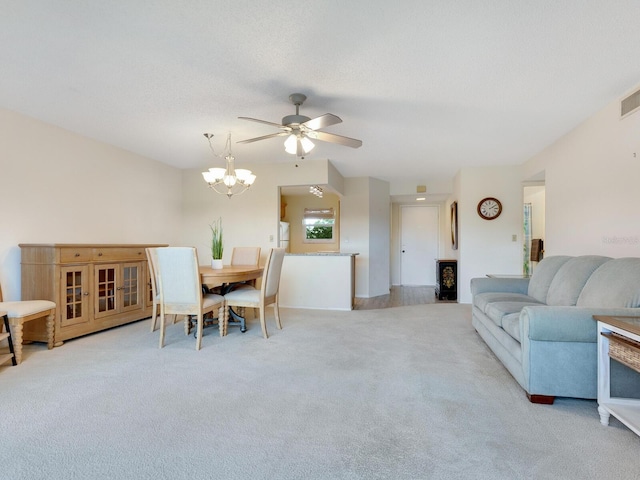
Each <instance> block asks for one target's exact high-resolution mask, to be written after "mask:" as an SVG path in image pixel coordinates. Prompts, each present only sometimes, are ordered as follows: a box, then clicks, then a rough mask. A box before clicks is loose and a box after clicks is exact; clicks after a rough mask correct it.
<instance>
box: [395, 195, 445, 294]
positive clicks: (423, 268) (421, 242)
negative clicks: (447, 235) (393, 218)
mask: <svg viewBox="0 0 640 480" xmlns="http://www.w3.org/2000/svg"><path fill="white" fill-rule="evenodd" d="M439 223H440V222H439V209H438V207H437V206H428V205H425V206H422V205H420V206H418V205H401V206H400V283H401V285H435V284H436V264H435V260H436V258H438V238H439V234H438V226H439Z"/></svg>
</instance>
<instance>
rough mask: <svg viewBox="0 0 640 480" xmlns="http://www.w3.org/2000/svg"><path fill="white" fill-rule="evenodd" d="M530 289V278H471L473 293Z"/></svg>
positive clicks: (519, 291)
mask: <svg viewBox="0 0 640 480" xmlns="http://www.w3.org/2000/svg"><path fill="white" fill-rule="evenodd" d="M528 290H529V279H528V278H489V277H478V278H472V279H471V295H477V294H479V293H485V292H495V293H522V294H523V295H526V294H527V291H528Z"/></svg>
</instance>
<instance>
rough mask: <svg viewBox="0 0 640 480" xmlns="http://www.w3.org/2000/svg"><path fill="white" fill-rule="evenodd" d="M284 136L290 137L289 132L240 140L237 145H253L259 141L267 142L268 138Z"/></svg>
mask: <svg viewBox="0 0 640 480" xmlns="http://www.w3.org/2000/svg"><path fill="white" fill-rule="evenodd" d="M284 135H289V132H278V133H270V134H269V135H264V136H262V137H256V138H250V139H248V140H240V141H238V142H236V143H253V142H257V141H259V140H266V139H267V138H274V137H282V136H284Z"/></svg>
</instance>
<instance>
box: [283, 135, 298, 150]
mask: <svg viewBox="0 0 640 480" xmlns="http://www.w3.org/2000/svg"><path fill="white" fill-rule="evenodd" d="M297 148H298V138H297V137H296V136H295V135H293V134H291V135H289V136H288V137H287V139H286V140H285V141H284V151H285V152H287V153H290V154H291V155H295V154H296V151H297Z"/></svg>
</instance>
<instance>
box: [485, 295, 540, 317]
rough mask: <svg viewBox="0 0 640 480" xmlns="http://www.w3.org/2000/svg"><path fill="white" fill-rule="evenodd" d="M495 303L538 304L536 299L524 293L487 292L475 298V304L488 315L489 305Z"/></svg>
mask: <svg viewBox="0 0 640 480" xmlns="http://www.w3.org/2000/svg"><path fill="white" fill-rule="evenodd" d="M494 302H536V300H535V299H534V298H531V297H530V296H528V295H524V294H522V293H513V292H485V293H479V294H477V295H474V296H473V304H474V305H475V306H476V307H478V308H479V309H480V311H481V312H483V313H486V311H487V305H489V304H490V303H494Z"/></svg>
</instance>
